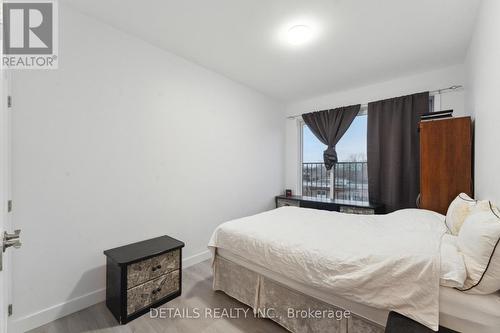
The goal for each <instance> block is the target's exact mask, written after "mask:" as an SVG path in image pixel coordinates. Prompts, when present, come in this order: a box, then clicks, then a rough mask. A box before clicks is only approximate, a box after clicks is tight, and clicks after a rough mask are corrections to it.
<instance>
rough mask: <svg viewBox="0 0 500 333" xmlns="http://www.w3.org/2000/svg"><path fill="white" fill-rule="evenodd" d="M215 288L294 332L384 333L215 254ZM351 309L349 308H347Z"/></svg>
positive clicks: (378, 326)
mask: <svg viewBox="0 0 500 333" xmlns="http://www.w3.org/2000/svg"><path fill="white" fill-rule="evenodd" d="M213 271H214V280H213V289H214V290H220V291H223V292H224V293H226V294H227V295H229V296H231V297H233V298H235V299H237V300H238V301H240V302H242V303H244V304H246V305H248V306H250V307H251V308H252V309H253V311H254V314H255V315H257V316H259V317H262V318H269V319H271V320H273V321H275V322H277V323H278V324H280V325H281V326H283V327H284V328H286V329H287V330H289V331H290V332H293V333H316V332H329V333H330V332H331V333H351V332H354V333H383V332H384V328H383V327H382V326H380V325H378V324H376V323H372V322H370V321H368V320H366V319H364V318H361V317H358V316H356V315H355V314H352V313H348V312H345V311H344V309H340V308H338V307H335V306H332V305H330V304H328V303H325V302H323V301H320V300H317V299H315V298H313V297H311V296H308V295H305V294H303V293H300V292H298V291H296V290H293V289H291V288H289V287H287V286H285V285H283V284H280V283H278V282H275V281H273V280H271V279H269V278H267V277H265V276H263V275H261V274H259V273H256V272H254V271H252V270H249V269H247V268H245V267H243V266H241V265H238V264H236V263H234V262H232V261H230V260H227V259H225V258H222V257H220V256H219V255H216V256H215V259H214V263H213ZM345 310H349V309H345Z"/></svg>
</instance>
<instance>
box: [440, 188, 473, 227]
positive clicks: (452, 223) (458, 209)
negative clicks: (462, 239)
mask: <svg viewBox="0 0 500 333" xmlns="http://www.w3.org/2000/svg"><path fill="white" fill-rule="evenodd" d="M476 203H477V201H476V200H474V199H472V198H471V197H469V196H468V195H467V194H465V193H460V194H459V195H458V196H457V197H456V198H455V199H454V200H453V201H452V202H451V204H450V206H449V207H448V211H447V212H446V220H445V223H446V226H447V227H448V230H449V231H450V233H451V234H452V235H455V236H456V235H458V233H459V231H460V228H461V227H462V224H463V223H464V221H465V218H466V217H467V216H468V215H469V213H470V210H471V209H472V208H473V207H474V206H475V205H476Z"/></svg>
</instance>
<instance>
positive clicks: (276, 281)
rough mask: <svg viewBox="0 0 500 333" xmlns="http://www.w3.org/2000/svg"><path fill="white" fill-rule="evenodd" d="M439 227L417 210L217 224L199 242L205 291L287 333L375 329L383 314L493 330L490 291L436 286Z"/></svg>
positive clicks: (497, 310)
mask: <svg viewBox="0 0 500 333" xmlns="http://www.w3.org/2000/svg"><path fill="white" fill-rule="evenodd" d="M443 222H444V217H443V216H442V215H440V214H437V213H433V212H429V211H424V210H413V209H410V210H402V211H398V212H395V213H392V214H388V215H385V216H360V215H350V214H341V213H336V212H326V211H318V210H312V209H305V208H297V207H282V208H278V209H275V210H272V211H269V212H265V213H261V214H257V215H254V216H251V217H246V218H243V219H238V220H234V221H230V222H226V223H224V224H222V225H221V226H219V227H218V228H217V229H216V230H215V232H214V234H213V236H212V238H211V240H210V242H209V248H210V249H211V250H212V253H213V268H214V289H215V290H221V291H223V292H225V293H226V294H228V295H229V296H231V297H234V298H236V299H238V300H239V301H241V302H243V303H245V304H247V305H249V306H251V307H252V308H253V309H254V311H255V312H257V313H258V314H259V315H260V316H262V317H268V318H270V319H272V320H274V321H276V322H278V323H279V324H281V325H282V326H284V327H285V328H287V329H288V330H290V331H292V332H320V331H324V330H326V329H327V330H328V331H329V332H383V328H384V325H385V322H386V320H387V315H388V313H389V311H396V312H398V313H401V314H403V315H405V316H407V317H409V318H411V319H414V320H416V321H417V322H419V323H421V324H423V325H425V326H427V327H428V328H430V329H432V330H437V328H438V325H442V326H445V327H448V328H450V329H453V330H457V331H461V332H498V327H500V295H499V294H498V293H495V294H490V295H468V294H465V293H463V292H460V291H458V290H455V289H453V288H448V287H441V286H440V245H441V238H442V237H443V235H444V234H445V233H446V227H445V225H444V223H443ZM366 249H370V251H366ZM269 309H271V310H272V311H267V310H269ZM290 309H292V310H290ZM294 309H295V310H299V312H300V310H308V309H313V310H320V311H319V312H318V313H320V314H321V315H320V316H311V314H310V313H307V311H305V312H304V313H305V315H299V312H297V313H293V311H294ZM345 310H347V311H349V312H350V313H349V314H348V315H347V314H346V315H342V316H340V317H338V316H337V315H338V314H345V313H344V312H342V311H345ZM328 311H330V312H328ZM331 312H334V313H335V314H334V315H331V316H330V315H329V314H330V313H331ZM300 314H302V312H300Z"/></svg>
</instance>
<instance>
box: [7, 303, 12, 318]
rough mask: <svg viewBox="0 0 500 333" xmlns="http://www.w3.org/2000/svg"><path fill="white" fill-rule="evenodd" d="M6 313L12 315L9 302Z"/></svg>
mask: <svg viewBox="0 0 500 333" xmlns="http://www.w3.org/2000/svg"><path fill="white" fill-rule="evenodd" d="M7 314H8V315H9V317H10V316H12V304H9V306H8V307H7Z"/></svg>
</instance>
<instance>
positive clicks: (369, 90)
mask: <svg viewBox="0 0 500 333" xmlns="http://www.w3.org/2000/svg"><path fill="white" fill-rule="evenodd" d="M463 84H464V67H463V66H462V65H457V66H452V67H447V68H442V69H438V70H434V71H429V72H424V73H420V74H415V75H411V76H407V77H402V78H398V79H394V80H391V81H385V82H380V83H376V84H371V85H368V86H364V87H360V88H357V89H351V90H345V91H336V92H332V93H330V94H327V95H322V96H317V97H314V98H310V99H307V100H303V101H299V102H296V103H293V104H290V105H287V108H286V109H287V114H288V115H299V114H302V113H306V112H312V111H318V110H324V109H329V108H334V107H339V106H346V105H352V104H358V103H361V104H363V103H367V102H371V101H377V100H381V99H386V98H391V97H396V96H402V95H408V94H412V93H417V92H421V91H431V90H436V89H441V88H445V87H449V86H452V85H463ZM465 88H467V87H465ZM441 109H442V110H448V109H453V110H454V115H455V116H463V115H467V114H468V112H467V110H466V109H465V108H464V91H463V90H461V91H455V92H451V93H446V94H442V95H441ZM298 129H299V128H298V126H297V120H287V123H286V159H285V161H286V162H285V185H286V187H287V188H291V189H293V190H294V191H298V190H299V185H300V184H298V170H299V169H298V167H299V155H298V154H299V150H298V145H299V130H298Z"/></svg>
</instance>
